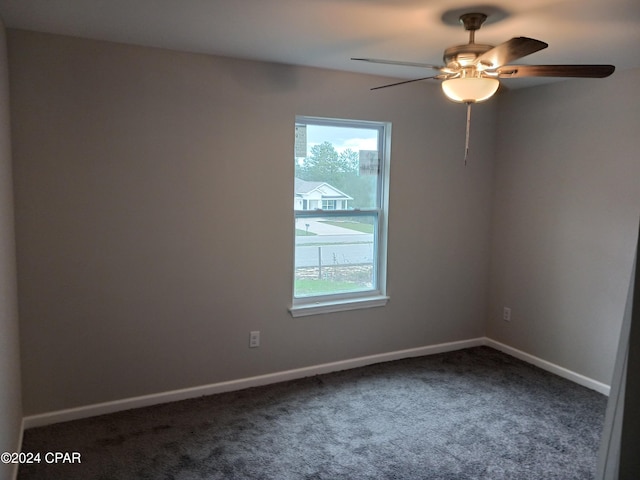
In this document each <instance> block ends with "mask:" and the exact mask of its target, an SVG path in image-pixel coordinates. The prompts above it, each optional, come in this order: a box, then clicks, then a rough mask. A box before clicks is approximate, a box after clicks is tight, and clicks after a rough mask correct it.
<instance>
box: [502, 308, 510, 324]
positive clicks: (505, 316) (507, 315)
mask: <svg viewBox="0 0 640 480" xmlns="http://www.w3.org/2000/svg"><path fill="white" fill-rule="evenodd" d="M502 319H503V320H504V321H505V322H510V321H511V309H510V308H509V307H504V308H503V309H502Z"/></svg>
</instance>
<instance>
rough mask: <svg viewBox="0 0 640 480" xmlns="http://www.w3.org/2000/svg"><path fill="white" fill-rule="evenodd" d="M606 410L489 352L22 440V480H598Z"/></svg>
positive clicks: (241, 394) (416, 361) (65, 426)
mask: <svg viewBox="0 0 640 480" xmlns="http://www.w3.org/2000/svg"><path fill="white" fill-rule="evenodd" d="M606 401H607V399H606V397H605V396H603V395H601V394H598V393H596V392H593V391H591V390H589V389H586V388H583V387H580V386H578V385H576V384H573V383H571V382H569V381H567V380H564V379H562V378H560V377H557V376H555V375H552V374H549V373H547V372H544V371H542V370H540V369H538V368H536V367H533V366H531V365H528V364H526V363H524V362H521V361H519V360H516V359H514V358H512V357H509V356H507V355H504V354H502V353H500V352H497V351H495V350H493V349H490V348H486V347H479V348H472V349H468V350H462V351H458V352H451V353H445V354H439V355H432V356H427V357H420V358H412V359H406V360H399V361H394V362H388V363H381V364H377V365H372V366H368V367H363V368H358V369H354V370H348V371H344V372H337V373H332V374H327V375H320V376H315V377H309V378H305V379H301V380H295V381H291V382H285V383H280V384H276V385H270V386H266V387H257V388H251V389H247V390H242V391H238V392H232V393H225V394H220V395H213V396H209V397H201V398H198V399H193V400H186V401H182V402H175V403H171V404H165V405H160V406H156V407H148V408H142V409H136V410H129V411H126V412H121V413H116V414H112V415H104V416H100V417H94V418H89V419H84V420H78V421H73V422H67V423H62V424H58V425H53V426H48V427H42V428H36V429H30V430H27V431H26V432H25V436H24V445H23V451H24V452H46V451H52V450H53V451H68V452H72V451H78V452H80V453H81V455H82V463H81V464H80V465H49V464H45V463H44V462H43V463H41V464H37V465H24V466H22V467H21V468H20V472H19V479H20V480H30V479H58V478H59V479H65V480H74V479H82V480H90V479H100V480H116V479H154V480H158V479H171V480H174V479H175V480H187V479H188V480H192V479H207V480H213V479H225V480H227V479H274V480H275V479H277V480H288V479H308V480H311V479H349V480H357V479H376V480H378V479H411V480H413V479H443V480H444V479H451V480H454V479H455V480H471V479H487V480H488V479H491V480H500V479H508V480H517V479H523V480H536V479H544V480H551V479H561V480H570V479H592V478H593V477H594V474H595V468H596V467H595V463H596V457H597V451H598V446H599V439H600V432H601V428H602V424H603V420H604V412H605V409H606Z"/></svg>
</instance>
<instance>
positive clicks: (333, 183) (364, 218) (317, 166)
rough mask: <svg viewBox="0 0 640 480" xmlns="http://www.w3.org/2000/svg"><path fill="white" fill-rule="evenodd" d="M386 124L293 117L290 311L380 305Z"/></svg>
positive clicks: (383, 268)
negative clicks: (292, 245) (292, 267)
mask: <svg viewBox="0 0 640 480" xmlns="http://www.w3.org/2000/svg"><path fill="white" fill-rule="evenodd" d="M390 137H391V125H390V124H389V123H384V122H371V121H358V120H338V119H327V118H317V117H302V116H299V117H296V124H295V139H296V141H295V153H294V165H295V175H294V201H293V207H294V222H295V249H294V250H295V251H294V272H293V274H294V281H293V300H292V305H291V308H290V311H291V314H292V315H293V316H302V315H311V314H316V313H326V312H332V311H339V310H348V309H354V308H366V307H376V306H382V305H384V304H385V303H386V301H387V300H388V297H387V296H386V251H387V248H386V246H387V212H388V185H389V153H390Z"/></svg>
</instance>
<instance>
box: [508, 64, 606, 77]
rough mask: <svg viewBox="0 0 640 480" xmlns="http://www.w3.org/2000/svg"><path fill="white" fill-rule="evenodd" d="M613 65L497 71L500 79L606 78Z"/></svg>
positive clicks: (526, 67)
mask: <svg viewBox="0 0 640 480" xmlns="http://www.w3.org/2000/svg"><path fill="white" fill-rule="evenodd" d="M615 69H616V67H614V66H613V65H505V66H503V67H500V68H498V69H497V70H496V71H497V72H498V75H499V77H500V78H520V77H580V78H604V77H608V76H609V75H611V74H612V73H613V72H614V70H615Z"/></svg>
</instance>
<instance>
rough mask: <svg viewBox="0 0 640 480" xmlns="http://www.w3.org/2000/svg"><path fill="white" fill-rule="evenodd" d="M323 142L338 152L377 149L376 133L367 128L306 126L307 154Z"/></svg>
mask: <svg viewBox="0 0 640 480" xmlns="http://www.w3.org/2000/svg"><path fill="white" fill-rule="evenodd" d="M324 141H329V142H331V143H332V144H333V146H334V148H335V149H336V150H337V151H338V152H343V151H344V150H347V149H349V148H350V149H351V150H353V151H355V152H357V151H359V150H377V149H378V131H377V130H375V129H367V128H350V127H346V128H345V127H334V126H324V125H307V154H308V153H309V152H310V150H311V147H313V146H314V145H319V144H321V143H322V142H324Z"/></svg>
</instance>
